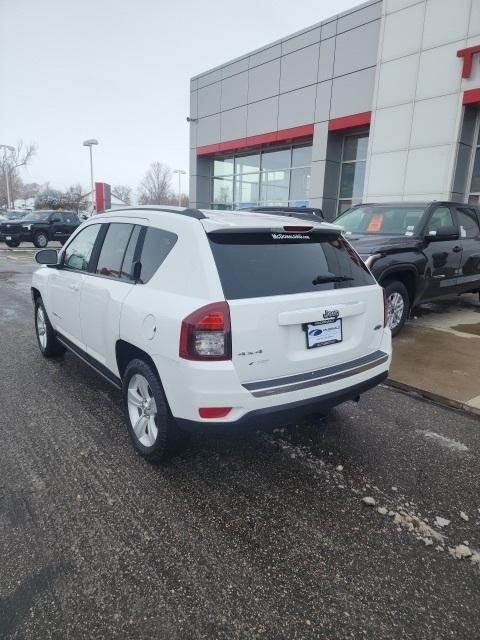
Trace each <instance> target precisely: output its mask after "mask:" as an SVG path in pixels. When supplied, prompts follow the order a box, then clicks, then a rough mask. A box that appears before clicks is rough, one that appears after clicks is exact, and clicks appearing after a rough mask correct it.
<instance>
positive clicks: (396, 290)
mask: <svg viewBox="0 0 480 640" xmlns="http://www.w3.org/2000/svg"><path fill="white" fill-rule="evenodd" d="M384 288H385V295H386V298H387V304H388V312H387V326H388V327H390V330H391V332H392V336H396V335H398V334H399V333H400V331H401V330H402V328H403V325H404V324H405V322H406V320H407V318H408V316H409V313H410V296H409V295H408V291H407V288H406V286H405V285H404V284H403V282H400V281H399V280H391V281H390V282H386V283H385V285H384Z"/></svg>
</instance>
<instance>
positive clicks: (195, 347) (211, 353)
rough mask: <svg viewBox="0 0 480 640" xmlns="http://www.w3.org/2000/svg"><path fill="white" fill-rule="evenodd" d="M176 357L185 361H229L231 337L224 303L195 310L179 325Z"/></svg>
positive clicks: (227, 311)
mask: <svg viewBox="0 0 480 640" xmlns="http://www.w3.org/2000/svg"><path fill="white" fill-rule="evenodd" d="M179 355H180V358H184V359H185V360H231V358H232V335H231V331H230V309H229V306H228V304H227V302H225V301H223V302H214V303H212V304H207V305H205V306H204V307H201V308H200V309H197V310H196V311H194V312H193V313H191V314H190V315H189V316H187V317H186V318H185V320H184V321H183V322H182V328H181V330H180V348H179Z"/></svg>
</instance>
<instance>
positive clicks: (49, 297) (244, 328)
mask: <svg viewBox="0 0 480 640" xmlns="http://www.w3.org/2000/svg"><path fill="white" fill-rule="evenodd" d="M37 262H39V263H41V264H47V265H48V266H47V267H46V268H45V267H44V268H40V269H37V271H35V273H34V275H33V280H32V295H33V301H34V304H35V326H36V333H37V339H38V345H39V347H40V351H41V352H42V354H43V355H44V356H46V357H51V356H56V355H58V354H61V353H63V352H64V351H65V349H69V350H70V351H72V352H73V353H75V354H76V355H77V356H79V357H80V358H81V359H82V360H83V361H84V362H86V363H88V364H89V365H90V366H91V367H93V369H95V370H96V371H97V372H98V373H99V374H100V375H101V376H103V377H104V378H105V379H106V380H108V381H109V382H111V383H112V384H113V385H114V386H115V387H117V388H118V389H121V390H122V394H123V404H124V409H125V413H126V417H127V425H128V429H129V432H130V435H131V438H132V441H133V444H134V446H135V447H136V449H137V450H138V451H139V452H140V453H141V454H142V455H143V456H145V457H146V458H147V459H148V460H151V461H156V460H159V459H161V458H162V457H163V456H164V455H165V453H166V452H167V451H168V449H169V444H170V442H171V441H172V440H175V438H176V437H177V435H178V434H179V433H181V432H182V430H187V431H188V430H192V429H200V430H203V431H207V430H208V429H211V428H215V429H219V428H220V429H224V430H225V431H227V432H228V431H231V430H232V429H234V428H238V427H256V428H260V427H262V426H265V425H272V424H286V423H290V422H292V421H293V420H297V419H298V418H301V417H302V416H305V415H309V414H313V413H316V412H322V411H326V410H327V409H328V408H330V407H332V406H334V405H337V404H339V403H341V402H343V401H345V400H349V399H355V398H357V397H359V395H360V394H361V393H363V392H364V391H366V390H367V389H370V388H371V387H373V386H375V385H376V384H378V383H379V382H381V381H382V380H384V379H385V377H386V376H387V372H388V367H389V363H390V356H391V334H390V330H389V329H387V328H385V326H384V320H385V308H384V298H383V291H382V289H381V287H380V286H379V285H378V284H377V282H376V281H375V279H374V278H373V276H372V275H371V274H370V272H369V271H368V269H367V268H366V266H365V264H364V263H363V262H362V260H361V259H360V258H359V257H358V255H357V254H356V253H355V251H354V250H353V249H352V248H351V246H350V245H349V243H348V242H347V241H346V240H345V239H344V238H343V237H342V235H341V230H340V228H339V227H335V226H333V225H330V224H327V223H323V222H322V221H320V220H319V221H318V222H309V223H308V224H306V223H305V221H304V220H296V219H295V218H286V217H285V216H276V215H266V214H263V213H250V212H228V213H227V212H220V211H199V210H197V209H176V210H174V209H168V208H162V207H137V208H131V209H122V210H121V211H119V212H114V211H112V212H107V213H105V214H102V215H101V216H98V217H93V218H90V219H89V220H88V221H86V222H84V223H83V224H82V226H81V227H80V228H79V229H77V231H76V232H75V233H74V235H73V236H72V237H71V238H70V240H69V241H68V243H67V244H66V245H65V247H64V248H63V249H62V250H61V251H60V253H59V254H58V255H57V252H56V251H54V250H50V249H47V250H43V251H40V252H39V253H38V254H37Z"/></svg>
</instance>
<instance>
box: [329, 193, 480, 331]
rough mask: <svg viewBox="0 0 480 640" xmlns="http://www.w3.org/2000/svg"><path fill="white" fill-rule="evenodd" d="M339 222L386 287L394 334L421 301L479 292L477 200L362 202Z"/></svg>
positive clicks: (479, 213) (479, 225)
mask: <svg viewBox="0 0 480 640" xmlns="http://www.w3.org/2000/svg"><path fill="white" fill-rule="evenodd" d="M335 224H338V225H340V226H342V227H343V229H344V234H345V237H346V238H347V239H348V240H349V242H351V244H352V245H353V246H354V247H355V249H356V250H357V252H358V253H359V254H360V256H361V257H362V259H363V260H364V262H365V263H366V265H367V266H368V267H369V268H370V269H371V271H372V273H373V275H374V276H375V278H376V279H377V280H378V282H379V283H380V284H381V285H382V286H383V287H384V288H385V291H386V296H387V302H388V323H389V326H390V328H391V330H392V335H396V334H397V333H398V332H399V331H400V330H401V328H402V327H403V325H404V323H405V320H406V319H407V318H408V315H409V313H410V310H411V309H412V308H413V307H414V306H415V305H417V304H419V303H420V302H425V301H428V300H432V299H434V298H437V297H440V296H444V295H449V294H452V293H455V294H460V293H472V292H479V293H480V212H479V210H478V209H477V208H476V207H475V206H473V205H469V204H462V203H458V202H436V201H435V202H408V203H407V202H400V203H384V204H361V205H357V206H355V207H353V208H352V209H349V210H348V211H346V212H345V213H343V214H342V215H341V216H340V217H338V218H337V219H336V220H335Z"/></svg>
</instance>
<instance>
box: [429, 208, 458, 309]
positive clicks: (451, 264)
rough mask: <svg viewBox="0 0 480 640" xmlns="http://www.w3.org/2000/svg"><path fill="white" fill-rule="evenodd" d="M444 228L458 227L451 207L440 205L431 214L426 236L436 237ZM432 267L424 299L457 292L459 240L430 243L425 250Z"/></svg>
mask: <svg viewBox="0 0 480 640" xmlns="http://www.w3.org/2000/svg"><path fill="white" fill-rule="evenodd" d="M442 227H456V228H458V227H457V223H456V220H455V218H454V215H453V212H452V210H451V209H450V207H448V206H446V205H439V206H438V207H435V208H434V209H433V211H432V212H431V214H430V217H429V220H428V222H427V226H426V230H425V236H429V235H435V234H436V233H437V231H438V230H439V229H441V228H442ZM424 253H425V255H426V256H427V258H428V262H429V266H430V277H429V278H428V282H427V285H426V289H425V294H424V296H423V297H424V298H436V297H438V296H443V295H447V294H449V293H453V292H454V291H455V288H456V285H457V282H458V275H459V272H460V264H461V261H462V244H461V242H460V239H459V240H441V241H438V242H437V241H432V242H429V243H428V244H427V245H426V247H425V248H424Z"/></svg>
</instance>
